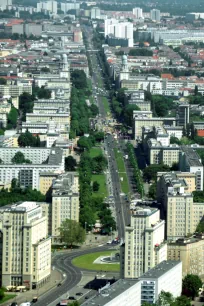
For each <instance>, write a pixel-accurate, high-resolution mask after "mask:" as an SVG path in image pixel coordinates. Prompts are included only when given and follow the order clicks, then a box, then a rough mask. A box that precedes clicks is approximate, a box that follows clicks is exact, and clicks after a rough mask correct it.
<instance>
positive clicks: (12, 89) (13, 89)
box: [0, 83, 32, 97]
mask: <svg viewBox="0 0 204 306" xmlns="http://www.w3.org/2000/svg"><path fill="white" fill-rule="evenodd" d="M0 92H1V93H2V95H3V96H11V97H19V96H20V95H21V94H22V93H24V92H27V93H29V94H31V95H32V84H27V83H18V84H16V85H15V84H9V85H0Z"/></svg>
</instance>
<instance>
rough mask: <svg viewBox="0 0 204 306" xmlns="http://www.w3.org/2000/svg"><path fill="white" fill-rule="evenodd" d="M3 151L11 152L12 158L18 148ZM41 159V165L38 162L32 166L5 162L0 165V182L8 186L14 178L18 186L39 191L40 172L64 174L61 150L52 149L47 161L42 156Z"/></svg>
mask: <svg viewBox="0 0 204 306" xmlns="http://www.w3.org/2000/svg"><path fill="white" fill-rule="evenodd" d="M3 149H10V150H13V156H14V155H15V150H16V149H17V151H18V148H3ZM47 150H50V149H47ZM41 158H42V159H41V160H42V163H40V160H38V161H37V162H36V163H32V164H11V163H5V162H4V163H3V164H0V181H2V182H5V183H6V184H9V183H11V181H12V179H13V178H16V179H18V181H19V183H20V186H22V187H31V188H32V189H37V190H39V175H40V173H41V172H50V171H51V172H55V171H58V172H61V173H62V172H64V156H63V150H62V149H61V148H52V149H51V150H50V154H49V156H48V158H47V160H44V159H43V157H42V156H41ZM43 161H45V162H43ZM11 165H12V167H11Z"/></svg>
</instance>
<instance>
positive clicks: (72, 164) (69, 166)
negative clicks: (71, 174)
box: [65, 155, 77, 171]
mask: <svg viewBox="0 0 204 306" xmlns="http://www.w3.org/2000/svg"><path fill="white" fill-rule="evenodd" d="M76 166H77V162H76V159H75V158H74V157H73V156H71V155H70V156H67V157H65V171H75V170H76Z"/></svg>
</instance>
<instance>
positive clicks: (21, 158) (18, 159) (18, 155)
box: [11, 151, 32, 164]
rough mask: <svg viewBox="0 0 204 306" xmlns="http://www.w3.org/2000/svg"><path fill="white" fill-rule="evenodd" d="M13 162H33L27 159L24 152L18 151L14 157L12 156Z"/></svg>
mask: <svg viewBox="0 0 204 306" xmlns="http://www.w3.org/2000/svg"><path fill="white" fill-rule="evenodd" d="M11 161H12V163H13V164H24V163H25V164H32V162H31V161H30V160H29V159H25V156H24V154H23V153H22V152H20V151H19V152H16V154H15V155H14V157H13V158H12V160H11Z"/></svg>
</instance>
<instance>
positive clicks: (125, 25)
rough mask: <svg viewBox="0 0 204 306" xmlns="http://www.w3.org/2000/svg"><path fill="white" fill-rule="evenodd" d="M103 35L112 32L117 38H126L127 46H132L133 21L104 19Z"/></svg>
mask: <svg viewBox="0 0 204 306" xmlns="http://www.w3.org/2000/svg"><path fill="white" fill-rule="evenodd" d="M104 26H105V37H106V36H108V35H110V34H112V35H113V36H114V37H117V38H127V39H128V40H129V42H128V46H129V47H133V23H131V22H119V20H117V19H113V18H111V19H105V24H104Z"/></svg>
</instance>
